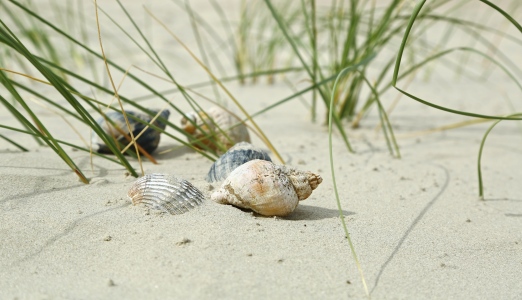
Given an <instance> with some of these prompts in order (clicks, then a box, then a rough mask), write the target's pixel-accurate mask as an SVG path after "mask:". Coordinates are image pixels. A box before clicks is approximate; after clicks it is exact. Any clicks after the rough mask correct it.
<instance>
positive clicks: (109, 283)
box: [107, 279, 116, 286]
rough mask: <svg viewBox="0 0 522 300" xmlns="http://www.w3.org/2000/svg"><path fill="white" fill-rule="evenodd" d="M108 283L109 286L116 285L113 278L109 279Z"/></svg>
mask: <svg viewBox="0 0 522 300" xmlns="http://www.w3.org/2000/svg"><path fill="white" fill-rule="evenodd" d="M107 285H108V286H116V284H115V283H114V281H113V280H112V279H109V280H108V281H107Z"/></svg>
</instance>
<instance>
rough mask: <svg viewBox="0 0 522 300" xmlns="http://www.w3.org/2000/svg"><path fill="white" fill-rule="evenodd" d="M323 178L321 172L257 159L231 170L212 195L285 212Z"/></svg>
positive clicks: (267, 210) (245, 205)
mask: <svg viewBox="0 0 522 300" xmlns="http://www.w3.org/2000/svg"><path fill="white" fill-rule="evenodd" d="M322 181H323V179H322V178H321V176H320V175H317V174H314V173H312V172H304V171H299V170H296V169H294V168H290V167H287V166H280V165H276V164H274V163H272V162H269V161H265V160H257V159H256V160H251V161H249V162H247V163H245V164H243V165H241V166H239V167H237V168H236V169H235V170H234V171H232V172H231V173H230V175H229V176H228V177H227V179H225V181H224V182H223V184H222V185H221V188H220V189H218V190H216V191H215V192H214V193H212V195H211V199H212V200H213V201H215V202H217V203H220V204H231V205H234V206H237V207H241V208H246V209H251V210H253V211H255V212H257V213H259V214H261V215H265V216H286V215H288V214H290V213H291V212H292V211H294V210H295V208H296V207H297V205H298V204H299V201H300V200H304V199H306V198H308V197H309V196H310V195H311V194H312V191H313V190H315V189H316V188H317V186H318V185H319V184H320V183H321V182H322Z"/></svg>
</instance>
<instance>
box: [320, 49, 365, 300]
mask: <svg viewBox="0 0 522 300" xmlns="http://www.w3.org/2000/svg"><path fill="white" fill-rule="evenodd" d="M371 58H373V57H371ZM369 60H370V59H368V61H369ZM357 67H359V66H358V65H355V66H351V67H347V68H345V69H343V70H342V71H341V72H340V73H339V75H337V78H336V79H335V83H334V85H333V92H332V98H331V99H330V109H329V111H328V147H329V155H330V170H331V171H332V183H333V186H334V192H335V200H336V202H337V209H338V210H339V218H340V219H341V223H342V225H343V229H344V233H345V236H346V239H347V240H348V244H349V245H350V250H351V252H352V256H353V259H354V261H355V264H356V265H357V269H358V270H359V274H360V276H361V281H362V284H363V286H364V290H365V292H366V295H367V296H368V298H370V293H369V292H368V286H367V284H366V279H365V278H364V274H363V271H362V267H361V264H360V262H359V259H358V258H357V253H356V252H355V247H354V245H353V243H352V239H351V238H350V233H349V232H348V227H347V226H346V222H345V220H344V214H343V209H342V206H341V200H340V199H339V192H338V191H337V182H336V179H335V168H334V159H333V150H332V149H333V146H332V120H333V115H334V113H335V112H334V107H333V104H334V96H335V91H336V90H337V89H336V88H337V83H338V82H339V79H340V78H341V77H343V76H344V75H345V74H346V73H348V72H351V71H354V70H356V69H357Z"/></svg>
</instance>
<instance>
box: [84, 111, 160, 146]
mask: <svg viewBox="0 0 522 300" xmlns="http://www.w3.org/2000/svg"><path fill="white" fill-rule="evenodd" d="M151 112H152V114H153V116H149V115H146V114H143V113H138V112H134V111H125V113H126V114H127V119H128V120H129V124H130V127H131V129H132V134H133V136H137V135H138V134H139V133H140V132H141V131H142V130H143V129H144V128H145V127H146V126H147V124H143V123H140V122H138V121H136V120H134V119H133V118H132V117H130V116H133V117H136V118H138V119H140V120H142V121H144V122H146V123H150V121H151V120H152V119H153V117H154V116H155V115H156V114H157V113H158V112H159V110H151ZM169 115H170V112H169V111H168V110H163V111H162V112H161V114H160V117H162V118H163V119H165V120H167V119H168V118H169ZM105 116H106V118H107V119H110V120H111V121H112V122H113V123H114V126H113V125H112V124H111V123H110V122H109V121H107V119H106V118H104V117H102V118H100V119H98V121H97V122H98V124H99V125H100V127H101V128H102V129H103V131H105V132H106V133H107V134H108V135H110V136H112V137H114V138H115V139H116V140H117V141H118V142H119V143H121V144H122V145H123V146H126V145H128V144H129V140H128V139H127V138H126V137H125V136H124V134H122V133H125V134H126V135H128V136H130V134H129V129H128V127H127V124H126V123H125V118H124V117H123V114H122V113H121V112H118V111H110V112H108V113H106V114H105ZM152 124H153V125H154V126H156V127H158V128H160V129H162V130H163V129H165V126H166V124H165V123H164V122H161V121H160V120H159V119H156V120H155V121H154V123H152ZM159 141H160V132H159V131H156V130H155V129H153V128H151V127H149V128H147V130H145V132H144V133H143V134H142V135H141V136H140V137H139V138H138V139H137V143H138V145H140V146H141V147H142V148H143V149H144V150H145V151H147V152H148V153H151V152H152V151H154V150H156V148H157V147H158V144H159ZM92 142H93V144H98V146H99V148H98V152H100V153H112V152H111V150H110V148H109V147H107V145H105V144H104V143H103V142H101V141H100V139H99V137H98V136H97V135H96V133H94V132H93V139H92ZM131 149H134V147H131Z"/></svg>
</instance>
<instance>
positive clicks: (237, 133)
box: [181, 106, 250, 153]
mask: <svg viewBox="0 0 522 300" xmlns="http://www.w3.org/2000/svg"><path fill="white" fill-rule="evenodd" d="M186 116H187V118H188V119H187V118H185V117H183V118H182V119H181V128H182V129H183V130H184V131H185V132H187V133H188V134H190V135H191V136H192V138H191V139H189V142H191V141H194V146H196V147H198V148H200V149H204V147H203V145H205V146H207V147H208V148H209V149H212V150H218V152H220V153H223V152H225V151H226V150H228V149H229V148H231V147H232V146H234V145H235V144H236V143H238V142H250V135H249V134H248V129H247V127H246V125H245V124H244V123H241V120H240V119H239V118H238V117H236V116H235V115H233V114H231V113H229V112H228V111H226V110H224V109H222V108H220V107H217V106H214V107H211V108H209V109H207V110H206V111H198V112H189V113H187V114H186ZM189 119H190V120H189ZM191 121H192V122H191ZM197 140H199V141H197ZM198 144H199V145H198ZM222 148H224V149H225V151H221V149H222Z"/></svg>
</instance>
